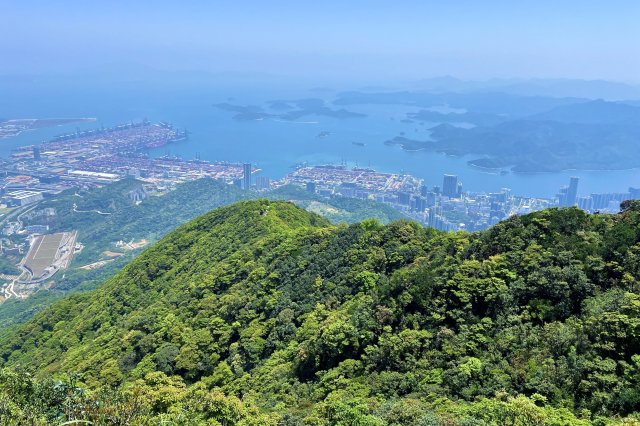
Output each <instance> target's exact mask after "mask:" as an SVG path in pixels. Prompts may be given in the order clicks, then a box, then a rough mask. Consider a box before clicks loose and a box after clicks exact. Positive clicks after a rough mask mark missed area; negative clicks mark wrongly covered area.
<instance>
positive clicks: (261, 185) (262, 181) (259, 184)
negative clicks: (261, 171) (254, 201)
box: [256, 176, 271, 191]
mask: <svg viewBox="0 0 640 426" xmlns="http://www.w3.org/2000/svg"><path fill="white" fill-rule="evenodd" d="M256 189H257V190H258V191H268V190H270V189H271V181H270V180H269V178H268V177H266V176H258V177H256Z"/></svg>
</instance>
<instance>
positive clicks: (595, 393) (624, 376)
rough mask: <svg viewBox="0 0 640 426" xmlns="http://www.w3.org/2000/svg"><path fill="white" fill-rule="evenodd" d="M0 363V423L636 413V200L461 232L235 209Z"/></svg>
mask: <svg viewBox="0 0 640 426" xmlns="http://www.w3.org/2000/svg"><path fill="white" fill-rule="evenodd" d="M0 359H1V362H2V364H3V369H2V371H0V423H2V424H39V423H42V424H48V423H56V422H58V423H62V422H64V421H68V420H71V419H83V420H88V421H92V422H94V424H161V423H164V424H185V425H187V424H213V425H234V424H237V425H269V424H271V425H345V426H346V425H409V426H411V425H414V426H426V425H443V426H444V425H452V426H453V425H460V426H465V425H466V426H468V425H542V424H552V425H570V424H585V425H586V424H601V425H604V424H636V423H637V422H638V421H640V417H638V412H639V411H640V204H639V203H638V202H626V203H625V204H624V205H623V212H622V213H621V214H618V215H587V214H585V213H584V212H582V211H580V210H578V209H562V210H558V209H552V210H546V211H541V212H536V213H533V214H530V215H527V216H523V217H514V218H511V219H509V220H508V221H505V222H502V223H500V224H498V225H497V226H495V227H493V228H491V229H490V230H488V231H486V232H482V233H477V234H467V233H440V232H437V231H434V230H431V229H426V228H423V227H421V226H419V225H417V224H415V223H412V222H406V221H398V222H393V223H391V224H389V225H381V224H379V223H378V222H376V221H371V220H367V221H364V222H362V223H360V224H354V225H349V226H347V225H339V226H336V225H331V224H330V223H329V222H328V221H327V220H326V219H323V218H321V217H319V216H317V215H315V214H312V213H308V212H306V211H304V210H302V209H300V208H298V207H295V206H294V205H293V204H290V203H286V202H274V201H266V200H259V201H247V202H242V203H238V204H234V205H232V206H229V207H223V208H220V209H217V210H214V211H212V212H210V213H207V214H205V215H204V216H202V217H200V218H198V219H195V220H193V221H191V222H189V223H188V224H186V225H184V226H182V227H180V228H178V229H177V230H176V231H173V232H171V233H170V234H168V235H167V236H166V237H164V238H163V239H162V240H161V241H159V242H158V243H157V244H155V245H154V246H152V247H151V248H149V249H148V250H146V251H145V252H144V253H142V254H141V255H139V256H138V257H136V258H135V259H134V260H133V261H132V262H131V263H130V264H129V265H127V266H126V267H125V268H124V269H123V270H121V271H120V272H119V273H118V274H117V275H116V276H115V277H113V278H111V279H110V280H109V281H108V282H106V283H105V284H104V285H102V286H101V287H100V288H98V289H97V290H95V291H93V292H89V293H84V294H81V295H75V296H72V297H69V298H66V299H64V300H61V301H59V302H58V303H56V304H55V305H54V306H52V307H51V308H49V309H46V310H45V311H43V312H41V313H40V314H38V315H37V316H36V317H35V318H34V319H32V320H31V321H29V322H27V323H26V324H24V325H22V326H20V327H19V328H18V330H17V331H15V332H14V333H12V334H10V335H8V336H5V337H4V338H3V339H2V341H0ZM634 413H635V414H634ZM625 418H626V419H625ZM634 419H635V420H634ZM12 422H13V423H12Z"/></svg>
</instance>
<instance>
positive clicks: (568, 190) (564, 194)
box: [557, 177, 580, 207]
mask: <svg viewBox="0 0 640 426" xmlns="http://www.w3.org/2000/svg"><path fill="white" fill-rule="evenodd" d="M579 180H580V179H579V178H577V177H572V178H571V179H570V180H569V186H565V187H563V188H560V192H559V193H558V195H557V197H558V204H559V205H560V206H561V207H571V206H575V205H576V201H577V198H578V182H579Z"/></svg>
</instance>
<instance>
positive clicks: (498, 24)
mask: <svg viewBox="0 0 640 426" xmlns="http://www.w3.org/2000/svg"><path fill="white" fill-rule="evenodd" d="M639 22H640V1H637V0H621V1H617V0H608V1H605V0H598V1H596V0H580V1H578V0H554V1H550V0H536V1H529V0H517V1H513V0H509V1H506V0H505V1H492V0H468V1H465V0H456V1H444V0H441V1H375V0H369V1H347V0H342V1H330V0H324V1H304V0H298V1H283V0H265V1H224V2H222V1H211V0H209V1H163V0H156V1H135V0H132V1H120V0H112V1H93V0H83V1H64V0H62V1H52V0H48V1H31V0H12V1H7V0H0V40H1V42H0V65H1V68H0V74H8V73H43V72H68V71H78V70H83V69H84V70H93V69H99V68H101V67H103V66H105V65H108V66H109V67H112V66H113V64H120V66H123V65H122V64H132V63H137V64H141V65H143V66H147V67H153V68H158V69H163V70H203V71H243V72H265V73H271V74H281V75H290V76H293V77H296V76H307V77H310V78H319V79H321V78H325V79H333V78H348V79H355V78H361V79H362V80H363V81H376V80H378V81H382V80H384V79H414V78H422V77H430V76H436V75H444V74H449V75H454V76H457V77H462V78H476V79H486V78H491V77H579V78H589V79H592V78H603V79H611V80H619V81H627V82H634V83H638V82H640V24H639Z"/></svg>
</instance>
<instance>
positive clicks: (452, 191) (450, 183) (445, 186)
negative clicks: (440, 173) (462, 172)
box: [442, 175, 458, 198]
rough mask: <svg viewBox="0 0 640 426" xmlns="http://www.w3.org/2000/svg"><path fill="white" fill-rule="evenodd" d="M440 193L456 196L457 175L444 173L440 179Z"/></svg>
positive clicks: (446, 195) (450, 196) (451, 196)
mask: <svg viewBox="0 0 640 426" xmlns="http://www.w3.org/2000/svg"><path fill="white" fill-rule="evenodd" d="M442 195H444V196H445V197H449V198H458V176H456V175H444V179H443V180H442Z"/></svg>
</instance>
